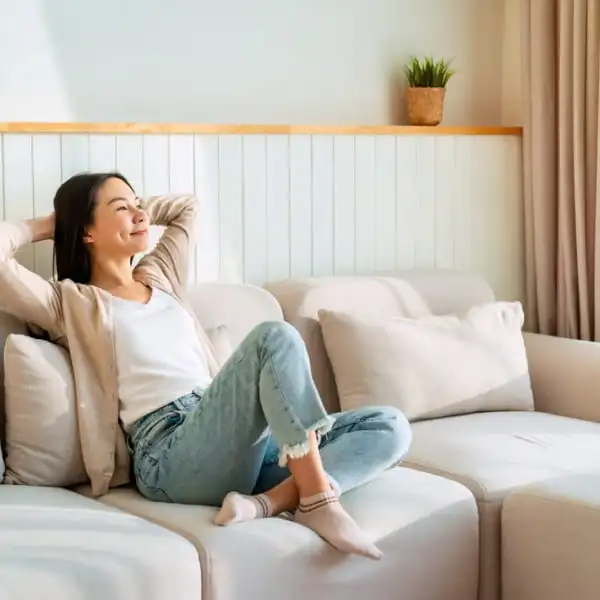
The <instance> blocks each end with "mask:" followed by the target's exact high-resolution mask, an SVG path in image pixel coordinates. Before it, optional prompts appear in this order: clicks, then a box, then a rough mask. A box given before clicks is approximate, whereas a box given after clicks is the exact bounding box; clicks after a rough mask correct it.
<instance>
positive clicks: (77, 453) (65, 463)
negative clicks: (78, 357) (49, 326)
mask: <svg viewBox="0 0 600 600" xmlns="http://www.w3.org/2000/svg"><path fill="white" fill-rule="evenodd" d="M4 388H5V395H6V397H5V412H6V443H5V460H6V477H5V483H19V484H28V485H48V486H57V487H65V486H70V485H75V484H78V483H83V482H85V481H87V479H88V477H87V474H86V472H85V468H84V465H83V459H82V456H81V444H80V442H79V432H78V427H77V413H76V405H75V386H74V383H73V372H72V368H71V361H70V358H69V355H68V353H67V352H66V351H65V350H64V349H63V348H61V347H59V346H57V345H56V344H52V343H50V342H47V341H44V340H38V339H34V338H32V337H29V336H26V335H11V336H9V338H8V340H7V341H6V345H5V347H4Z"/></svg>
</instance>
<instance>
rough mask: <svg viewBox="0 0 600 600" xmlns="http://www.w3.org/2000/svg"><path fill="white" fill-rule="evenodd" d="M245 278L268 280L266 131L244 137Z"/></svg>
mask: <svg viewBox="0 0 600 600" xmlns="http://www.w3.org/2000/svg"><path fill="white" fill-rule="evenodd" d="M242 144H243V158H242V165H243V215H244V219H243V228H244V248H243V256H244V261H243V264H244V275H243V276H244V280H245V281H247V282H249V283H253V284H256V285H264V284H265V282H266V280H267V231H268V227H269V224H268V218H267V140H266V138H265V136H264V135H248V136H244V138H243V141H242Z"/></svg>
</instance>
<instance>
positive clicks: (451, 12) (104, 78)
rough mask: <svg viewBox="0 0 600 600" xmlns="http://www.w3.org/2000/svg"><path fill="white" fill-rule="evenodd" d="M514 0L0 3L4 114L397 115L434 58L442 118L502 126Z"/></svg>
mask: <svg viewBox="0 0 600 600" xmlns="http://www.w3.org/2000/svg"><path fill="white" fill-rule="evenodd" d="M513 1H514V0H18V1H17V0H0V57H2V59H1V60H0V121H19V120H28V121H138V122H139V121H163V122H176V121H188V122H212V123H256V122H259V123H292V124H295V123H309V124H320V123H330V124H338V123H373V124H378V123H389V122H390V96H391V93H390V89H391V86H390V71H391V69H393V68H394V66H395V65H396V64H397V63H402V61H404V60H405V59H406V57H407V56H408V55H409V54H411V53H415V54H424V53H433V54H434V55H438V56H439V55H443V56H446V57H455V65H456V67H457V68H458V69H459V74H458V75H457V76H456V77H455V79H454V80H453V81H452V82H451V84H450V86H449V89H448V97H447V105H446V120H445V123H446V124H462V125H469V124H483V125H496V124H502V120H503V114H504V111H503V101H504V100H506V94H504V92H503V76H504V73H506V72H509V73H510V69H507V67H506V64H507V60H508V61H509V62H511V61H512V62H514V60H515V56H514V52H513V53H510V52H507V51H506V46H505V44H504V39H505V37H506V35H505V31H504V28H505V26H506V25H507V24H508V26H509V27H514V21H513V20H511V19H507V18H506V15H505V2H513ZM511 36H513V37H514V32H512V33H511V32H509V35H508V37H509V39H512V38H511ZM517 58H518V57H517ZM514 117H515V114H514V112H513V113H510V114H509V115H508V116H507V117H506V118H510V119H513V118H514ZM504 124H507V125H515V124H518V123H515V122H514V121H510V122H505V123H504Z"/></svg>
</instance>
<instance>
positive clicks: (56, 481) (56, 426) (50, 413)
mask: <svg viewBox="0 0 600 600" xmlns="http://www.w3.org/2000/svg"><path fill="white" fill-rule="evenodd" d="M206 334H207V336H208V337H209V339H210V341H211V343H212V344H213V346H214V350H215V357H216V359H217V361H218V362H219V364H220V365H223V364H224V363H225V362H226V361H227V360H228V358H229V357H230V356H231V354H232V353H233V347H232V344H231V341H230V339H229V335H228V331H227V326H226V325H221V326H219V327H214V328H211V329H208V330H207V331H206ZM4 390H5V414H6V440H5V443H4V449H5V457H6V477H5V483H13V484H27V485H48V486H57V487H68V486H71V485H76V484H79V483H84V482H85V481H87V479H88V477H87V473H86V471H85V467H84V464H83V459H82V455H81V443H80V440H79V429H78V425H77V405H76V401H75V383H74V380H73V371H72V367H71V361H70V358H69V355H68V353H67V352H66V350H64V349H63V348H61V347H59V346H57V345H56V344H53V343H51V342H48V341H45V340H40V339H35V338H32V337H29V336H27V335H14V334H13V335H10V336H9V337H8V339H7V341H6V344H5V347H4ZM0 463H1V455H0ZM0 466H2V465H1V464H0ZM2 472H3V469H0V481H2V477H1V474H2Z"/></svg>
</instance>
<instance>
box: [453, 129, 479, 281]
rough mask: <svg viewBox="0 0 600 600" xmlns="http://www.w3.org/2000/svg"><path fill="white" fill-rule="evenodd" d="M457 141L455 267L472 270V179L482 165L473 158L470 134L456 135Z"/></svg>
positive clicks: (454, 207) (455, 164)
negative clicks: (475, 170) (474, 171)
mask: <svg viewBox="0 0 600 600" xmlns="http://www.w3.org/2000/svg"><path fill="white" fill-rule="evenodd" d="M455 141H456V147H455V150H456V153H455V155H454V172H455V177H456V180H457V182H458V185H457V188H456V195H455V196H454V205H453V213H454V267H455V268H456V269H458V270H462V271H470V270H471V268H472V266H473V265H472V263H473V258H472V256H471V238H472V222H473V219H472V216H473V215H472V214H471V213H472V202H471V197H472V186H471V184H470V181H471V177H472V173H473V170H474V169H475V168H478V167H480V165H479V164H477V162H476V161H474V160H473V158H474V157H473V156H472V154H473V153H472V146H473V144H472V142H471V138H470V137H469V136H459V137H456V138H455Z"/></svg>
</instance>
